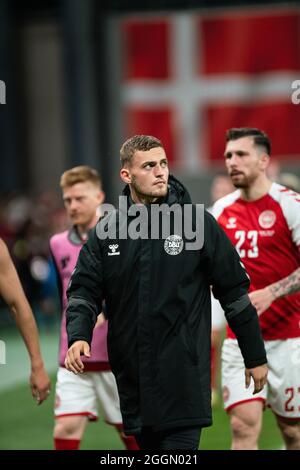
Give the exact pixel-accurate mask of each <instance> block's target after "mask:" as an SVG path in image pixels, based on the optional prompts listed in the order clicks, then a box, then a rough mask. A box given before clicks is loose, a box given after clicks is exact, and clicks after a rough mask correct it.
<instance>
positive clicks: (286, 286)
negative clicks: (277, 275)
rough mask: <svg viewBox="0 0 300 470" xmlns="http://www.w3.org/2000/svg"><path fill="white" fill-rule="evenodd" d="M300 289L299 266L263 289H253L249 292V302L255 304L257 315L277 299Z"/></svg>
mask: <svg viewBox="0 0 300 470" xmlns="http://www.w3.org/2000/svg"><path fill="white" fill-rule="evenodd" d="M299 291H300V268H297V269H296V270H295V271H293V272H292V273H291V274H289V275H288V276H287V277H285V278H283V279H280V281H277V282H274V284H270V285H268V286H266V287H264V289H259V290H256V291H253V292H251V293H250V294H249V297H250V299H251V302H252V303H253V305H254V306H255V308H256V310H257V313H258V315H261V314H262V313H263V312H264V311H265V310H267V309H268V308H269V307H270V305H271V304H272V303H273V302H274V301H275V300H277V299H280V298H281V297H285V296H286V295H290V294H295V293H296V292H299Z"/></svg>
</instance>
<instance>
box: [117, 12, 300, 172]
mask: <svg viewBox="0 0 300 470" xmlns="http://www.w3.org/2000/svg"><path fill="white" fill-rule="evenodd" d="M121 38H122V63H123V81H122V90H121V93H122V100H123V126H124V128H123V131H124V137H128V136H131V135H134V134H152V135H155V136H157V137H159V138H160V139H162V141H163V143H164V145H165V147H166V149H167V152H168V156H169V159H170V161H171V162H172V164H173V165H174V166H176V167H177V168H178V169H182V170H185V171H197V170H200V169H201V168H205V167H209V166H211V165H214V164H216V163H221V161H222V159H223V151H224V134H225V131H226V129H228V128H230V127H242V126H251V127H258V128H261V129H263V130H265V131H266V132H267V133H268V134H269V135H270V137H271V139H272V143H273V152H272V153H273V156H275V157H277V158H278V159H282V160H283V159H284V160H285V161H289V162H293V163H297V162H299V163H300V158H299V156H300V105H295V104H292V102H291V95H292V91H293V90H292V82H293V81H294V80H297V79H298V80H299V79H300V9H296V8H293V9H291V8H289V9H288V8H285V9H282V8H281V9H278V8H276V9H274V8H273V9H266V7H265V8H264V9H256V10H253V9H248V10H245V9H230V10H223V11H221V10H218V11H211V12H202V13H201V12H189V13H170V14H164V15H159V16H158V15H152V16H149V15H148V16H146V15H138V16H134V17H127V18H126V19H123V20H122V21H121Z"/></svg>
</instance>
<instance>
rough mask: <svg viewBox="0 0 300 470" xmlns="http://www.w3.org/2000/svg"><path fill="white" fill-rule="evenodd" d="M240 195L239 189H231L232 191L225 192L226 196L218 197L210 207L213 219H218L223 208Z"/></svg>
mask: <svg viewBox="0 0 300 470" xmlns="http://www.w3.org/2000/svg"><path fill="white" fill-rule="evenodd" d="M240 195H241V192H240V190H239V189H237V190H236V191H233V193H230V194H227V196H224V197H222V198H221V199H218V201H216V202H215V203H214V205H213V207H212V209H211V213H212V215H213V216H214V217H215V219H217V220H218V218H219V217H220V215H221V214H222V212H223V211H224V209H226V207H229V206H231V205H232V204H233V203H234V202H235V201H236V200H237V199H238V198H239V197H240Z"/></svg>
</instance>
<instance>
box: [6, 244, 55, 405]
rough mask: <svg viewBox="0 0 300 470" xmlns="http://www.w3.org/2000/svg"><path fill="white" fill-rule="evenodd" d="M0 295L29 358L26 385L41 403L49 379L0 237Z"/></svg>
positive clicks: (29, 314) (33, 325)
mask: <svg viewBox="0 0 300 470" xmlns="http://www.w3.org/2000/svg"><path fill="white" fill-rule="evenodd" d="M0 295H1V296H2V297H3V299H4V300H5V302H6V303H7V305H8V307H9V309H10V311H11V313H12V315H13V317H14V319H15V321H16V324H17V327H18V329H19V331H20V333H21V335H22V336H23V339H24V343H25V345H26V348H27V350H28V353H29V357H30V362H31V375H30V386H31V391H32V396H33V397H34V398H35V399H36V400H37V403H38V404H40V403H42V402H43V401H44V400H45V399H46V398H47V396H48V394H49V391H50V386H51V385H50V380H49V377H48V375H47V373H46V371H45V369H44V363H43V359H42V356H41V352H40V345H39V338H38V330H37V326H36V322H35V319H34V316H33V313H32V310H31V308H30V306H29V303H28V301H27V299H26V297H25V294H24V291H23V289H22V286H21V283H20V280H19V277H18V274H17V272H16V269H15V267H14V265H13V262H12V259H11V257H10V255H9V253H8V250H7V247H6V245H5V244H4V242H3V241H2V240H1V239H0Z"/></svg>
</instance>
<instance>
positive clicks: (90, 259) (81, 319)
mask: <svg viewBox="0 0 300 470" xmlns="http://www.w3.org/2000/svg"><path fill="white" fill-rule="evenodd" d="M101 288H102V259H101V252H100V247H99V245H98V238H97V234H96V230H95V229H94V230H93V231H92V233H91V235H90V237H89V239H88V241H87V242H86V243H85V245H84V246H83V247H82V249H81V251H80V254H79V257H78V260H77V264H76V267H75V270H74V272H73V274H72V277H71V281H70V284H69V287H68V290H67V296H68V307H67V311H66V319H67V332H68V344H69V350H68V352H67V356H66V360H65V366H66V368H67V369H68V370H70V371H72V372H74V373H78V372H83V368H84V365H83V362H82V360H81V357H80V356H82V355H85V356H86V357H90V345H91V341H92V336H93V330H94V326H95V324H96V321H97V318H98V315H99V311H100V312H101V310H102V289H101Z"/></svg>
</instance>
